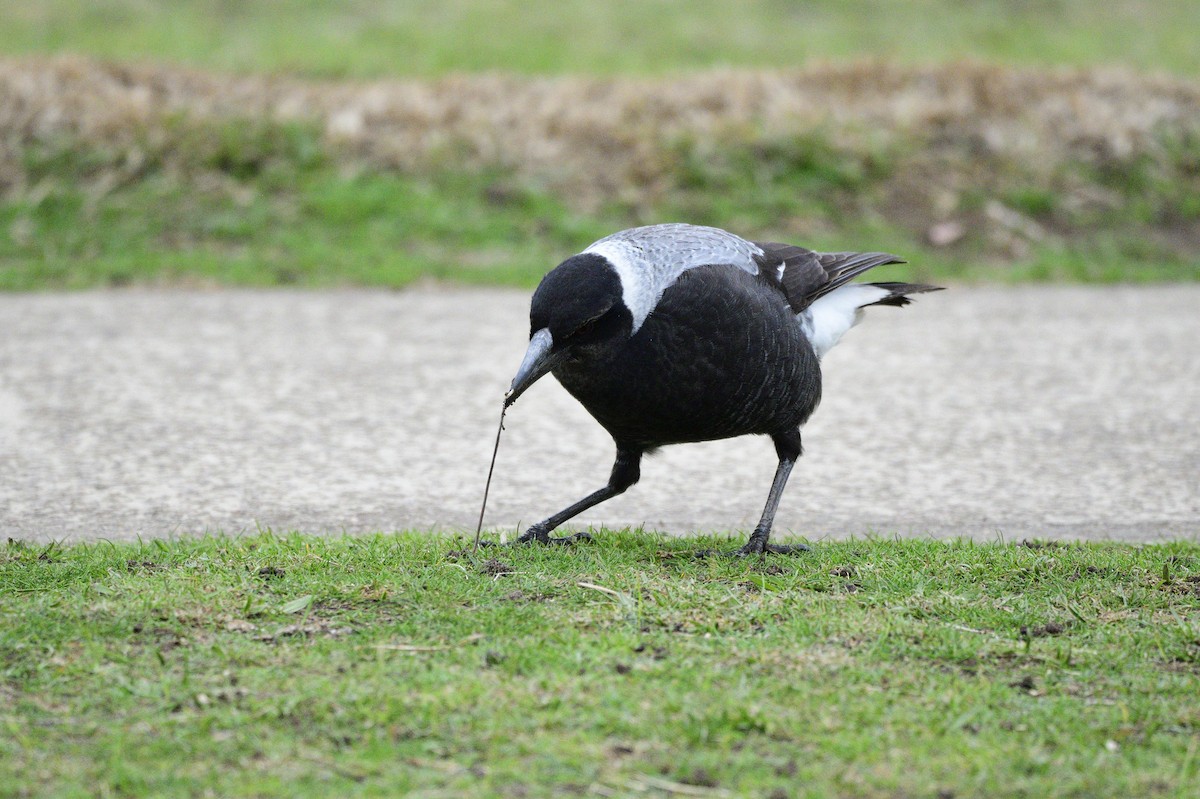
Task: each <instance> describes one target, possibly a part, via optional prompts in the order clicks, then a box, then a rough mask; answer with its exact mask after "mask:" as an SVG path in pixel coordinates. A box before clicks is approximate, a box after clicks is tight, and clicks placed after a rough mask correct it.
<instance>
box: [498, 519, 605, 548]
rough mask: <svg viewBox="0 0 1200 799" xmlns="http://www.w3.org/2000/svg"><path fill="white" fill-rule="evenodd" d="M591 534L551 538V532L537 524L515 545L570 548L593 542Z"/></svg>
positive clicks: (515, 542)
mask: <svg viewBox="0 0 1200 799" xmlns="http://www.w3.org/2000/svg"><path fill="white" fill-rule="evenodd" d="M591 540H592V536H591V534H590V533H576V534H575V535H564V536H563V537H561V538H551V537H550V531H549V530H547V529H546V528H545V527H543V526H542V525H540V524H535V525H533V526H532V527H530V528H529V529H528V530H526V531H525V534H524V535H522V536H521V537H520V538H518V539H517V540H516V541H514V542H513V543H514V544H546V545H558V546H569V545H571V544H575V543H578V542H580V541H591Z"/></svg>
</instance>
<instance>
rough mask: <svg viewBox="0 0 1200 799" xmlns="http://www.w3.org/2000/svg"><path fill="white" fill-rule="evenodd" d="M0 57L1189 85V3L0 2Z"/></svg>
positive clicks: (346, 71) (1192, 26)
mask: <svg viewBox="0 0 1200 799" xmlns="http://www.w3.org/2000/svg"><path fill="white" fill-rule="evenodd" d="M0 19H3V20H4V25H3V26H0V53H8V54H22V53H57V52H78V53H87V54H91V55H98V56H102V57H106V58H114V59H122V60H125V59H137V60H143V59H155V60H163V61H172V62H183V63H188V64H193V65H196V66H201V67H210V68H218V69H224V70H228V69H232V70H238V71H250V72H257V71H288V72H301V73H306V74H310V75H326V76H335V77H340V76H359V77H363V76H368V77H374V76H381V75H433V74H442V73H445V72H448V71H455V70H467V71H476V70H488V69H499V70H506V71H517V72H530V73H544V72H555V73H559V72H583V73H617V72H638V73H658V72H665V71H680V70H688V69H694V68H698V67H709V66H713V65H720V64H728V65H733V66H756V67H766V66H769V67H780V66H782V67H786V66H795V65H799V64H803V63H806V62H811V61H813V60H820V59H846V58H887V59H891V60H900V61H903V62H906V63H925V62H931V61H946V60H951V59H960V58H978V59H984V60H991V61H998V62H1002V63H1011V64H1027V65H1062V64H1066V65H1077V66H1086V65H1095V64H1103V65H1110V64H1124V65H1127V66H1131V67H1136V68H1141V69H1149V70H1168V71H1172V72H1175V73H1178V74H1186V75H1195V74H1200V50H1198V49H1197V48H1196V46H1195V36H1194V32H1195V31H1196V30H1200V5H1198V4H1197V3H1195V2H1193V0H1115V1H1114V2H1110V3H1106V4H1103V6H1098V5H1097V3H1096V2H1095V0H1008V1H1007V2H1006V1H1005V0H974V1H973V2H959V1H958V0H869V1H868V2H858V3H844V2H840V1H839V0H816V1H815V2H805V3H790V2H784V0H648V2H640V3H635V2H616V3H596V2H591V1H590V0H528V1H527V2H523V3H489V2H481V1H480V0H390V1H388V0H349V1H347V2H340V1H338V0H274V2H270V3H261V2H260V3H236V2H229V0H190V1H189V2H170V3H168V2H146V0H98V1H95V2H88V3H79V2H77V0H40V1H39V2H36V3H30V2H24V1H23V0H0Z"/></svg>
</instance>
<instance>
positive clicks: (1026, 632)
mask: <svg viewBox="0 0 1200 799" xmlns="http://www.w3.org/2000/svg"><path fill="white" fill-rule="evenodd" d="M1066 631H1067V628H1066V625H1063V624H1059V623H1058V622H1056V621H1048V622H1046V623H1045V624H1040V625H1037V626H1034V627H1027V626H1025V625H1021V637H1022V638H1044V637H1046V636H1051V635H1062V634H1063V633H1064V632H1066Z"/></svg>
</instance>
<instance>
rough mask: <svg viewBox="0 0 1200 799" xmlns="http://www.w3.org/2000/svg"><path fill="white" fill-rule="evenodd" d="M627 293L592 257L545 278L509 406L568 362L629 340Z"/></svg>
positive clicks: (597, 258) (531, 315)
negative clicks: (534, 384)
mask: <svg viewBox="0 0 1200 799" xmlns="http://www.w3.org/2000/svg"><path fill="white" fill-rule="evenodd" d="M621 293H622V289H621V279H620V278H619V277H618V276H617V272H616V270H614V269H613V268H612V266H611V265H609V263H608V260H607V259H606V258H604V257H603V256H600V255H595V254H592V253H583V254H580V255H575V256H572V257H570V258H568V259H567V260H565V261H563V262H562V263H561V264H559V265H558V266H556V267H555V268H554V269H553V270H551V271H550V273H549V274H547V275H546V276H545V277H544V278H542V282H541V283H540V284H539V285H538V287H537V290H536V291H535V292H534V293H533V302H532V304H531V305H530V308H529V349H528V350H526V352H525V360H524V361H522V363H521V368H520V369H518V370H517V376H516V378H514V379H513V384H512V388H511V389H510V390H509V394H508V399H507V400H506V402H507V404H510V405H511V404H512V403H513V402H515V401H516V399H517V397H518V396H519V395H520V394H521V392H523V391H524V390H525V389H527V388H529V386H531V385H533V383H534V382H535V381H536V380H537V379H538V378H540V377H541V376H542V375H544V374H546V373H547V372H549V371H550V370H551V369H553V368H554V367H555V366H557V365H558V364H560V363H562V362H563V361H565V360H568V359H584V358H587V357H589V355H590V354H592V353H594V352H595V350H596V349H597V348H599V347H604V346H606V345H611V344H613V343H616V342H617V341H618V340H620V339H621V338H623V337H628V336H629V332H630V330H631V329H632V326H633V317H632V316H631V314H630V313H629V309H628V308H626V307H625V303H624V301H623V300H622V299H621Z"/></svg>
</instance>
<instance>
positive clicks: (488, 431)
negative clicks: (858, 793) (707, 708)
mask: <svg viewBox="0 0 1200 799" xmlns="http://www.w3.org/2000/svg"><path fill="white" fill-rule="evenodd" d="M527 302H528V293H527V292H513V291H501V290H459V289H421V290H415V291H407V292H400V293H388V292H371V291H344V292H331V293H299V292H296V293H293V292H284V291H269V292H254V291H220V292H177V291H171V292H150V291H135V292H118V293H86V294H67V295H59V294H51V295H5V296H0V535H7V536H9V537H13V538H21V539H26V540H35V541H37V540H48V539H60V540H82V539H92V540H94V539H98V538H114V539H115V538H131V537H134V536H143V537H151V536H178V535H184V534H192V533H198V532H202V531H206V530H225V531H231V532H232V531H240V530H247V529H249V530H252V529H254V527H255V526H256V525H260V526H264V527H271V528H273V529H275V530H287V529H293V528H294V529H299V530H304V531H340V530H347V531H369V530H389V531H390V530H396V529H404V528H420V529H428V528H436V529H441V530H459V529H473V527H474V520H475V515H476V514H477V512H478V507H479V499H480V495H481V493H482V491H483V481H484V476H485V471H486V469H487V461H488V456H489V455H490V452H491V445H492V435H493V433H494V431H495V424H496V417H497V413H498V410H499V405H500V399H501V396H502V394H503V392H504V390H505V388H506V387H507V385H508V382H509V380H510V379H511V376H512V372H513V371H514V370H515V368H516V366H517V363H518V362H519V360H520V358H521V354H522V351H523V349H524V344H525V337H526V334H527V330H526V324H527V323H526V317H525V314H526V309H527ZM1198 345H1200V286H1164V287H1156V288H1046V287H1026V288H1017V289H1000V288H956V289H953V290H951V291H947V292H944V293H941V294H935V295H931V296H928V297H921V298H920V299H919V301H918V302H917V303H916V304H915V305H914V306H912V307H910V308H908V309H904V310H896V309H891V308H880V309H875V310H873V311H872V312H871V313H869V314H868V318H867V320H866V321H865V322H864V323H863V325H862V326H861V327H859V328H857V329H856V330H854V331H853V332H852V333H850V334H849V335H848V336H847V337H846V339H845V340H843V342H842V344H841V345H839V346H838V348H837V349H836V350H835V351H834V352H833V354H831V355H830V356H829V358H828V359H827V360H826V364H825V367H826V369H825V372H826V386H825V401H824V405H823V407H822V408H821V409H820V410H819V411H818V412H817V414H816V416H815V417H814V419H813V421H812V422H811V423H810V424H809V426H808V427H807V428H806V430H805V445H806V447H807V454H806V455H805V457H804V459H803V460H802V461H801V463H800V465H799V466H798V468H797V469H796V471H795V472H794V474H793V477H792V483H791V485H790V486H789V487H788V492H787V494H786V495H785V496H784V502H783V508H782V510H781V512H780V516H779V519H778V523H777V529H778V530H780V531H793V532H795V533H796V534H799V535H805V536H808V537H809V538H814V539H819V538H822V537H825V536H846V535H861V534H864V533H868V532H875V533H880V534H887V535H891V534H894V533H899V534H901V535H916V536H925V535H934V536H948V535H970V536H974V537H977V538H981V539H995V538H999V537H1003V538H1005V539H1019V538H1021V537H1026V536H1039V537H1080V538H1092V539H1122V540H1130V541H1147V540H1162V539H1168V538H1184V539H1190V540H1200V355H1198V354H1197V347H1198ZM611 457H612V448H611V442H610V441H609V440H608V438H607V436H606V435H605V433H604V432H603V431H602V430H601V429H600V428H599V427H598V426H597V425H596V424H595V422H593V421H592V420H591V418H590V417H588V416H587V414H586V413H585V412H584V411H583V410H582V409H581V408H580V407H579V406H578V405H576V404H575V402H574V401H573V400H572V399H571V398H570V397H569V396H568V395H567V394H566V392H564V391H563V390H562V389H561V388H560V387H559V386H558V385H557V384H556V383H555V382H554V381H553V380H552V379H547V380H545V381H543V382H542V383H541V384H539V385H538V386H536V387H535V388H534V389H532V390H531V391H530V392H529V393H528V394H527V395H526V396H525V397H523V398H522V400H521V402H519V403H518V404H517V405H516V406H515V407H514V408H513V409H512V410H511V411H510V413H509V416H508V424H507V430H506V433H505V436H504V440H503V442H502V445H501V449H500V460H499V462H498V464H497V469H496V472H497V476H496V479H495V483H494V485H493V489H492V501H491V504H490V506H489V508H488V516H487V523H488V525H489V526H491V527H507V528H512V527H515V526H516V525H517V524H518V523H519V522H525V523H529V522H532V521H536V520H538V519H540V518H542V517H543V516H546V515H548V514H549V513H551V512H553V511H556V510H558V509H560V508H561V507H563V506H565V505H566V504H567V503H569V502H571V501H574V500H575V499H577V498H579V497H580V496H582V495H583V494H585V493H587V492H588V491H590V490H592V489H594V488H597V487H599V486H600V485H601V484H602V483H603V482H604V480H605V479H606V478H607V475H608V470H609V467H610V464H611ZM774 466H775V463H774V454H773V451H772V448H771V445H770V442H769V441H767V440H766V439H763V438H746V439H739V440H735V441H726V442H715V443H710V444H700V445H691V446H684V447H674V448H668V449H667V450H665V451H664V452H663V453H662V454H661V455H659V456H657V457H654V458H651V459H649V460H648V461H647V462H646V463H645V464H644V468H643V479H642V482H641V483H640V484H639V485H638V486H636V487H635V488H634V489H632V490H631V491H630V492H629V493H628V494H627V495H625V496H624V497H621V498H619V499H616V500H614V501H612V502H610V503H608V504H606V505H602V506H600V507H598V508H596V509H594V511H593V512H591V513H589V514H587V515H586V516H585V517H583V521H584V522H585V523H587V522H591V523H600V522H603V523H605V524H608V525H627V524H635V525H636V524H641V523H645V525H646V526H647V527H649V528H655V529H661V530H665V531H669V532H671V533H677V534H687V533H689V532H692V531H697V530H731V529H746V528H748V527H751V526H753V524H754V522H755V520H756V519H757V517H758V514H759V512H760V510H761V507H762V503H763V501H764V499H765V497H766V493H767V488H768V485H769V482H770V478H771V474H772V472H773V470H774Z"/></svg>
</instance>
